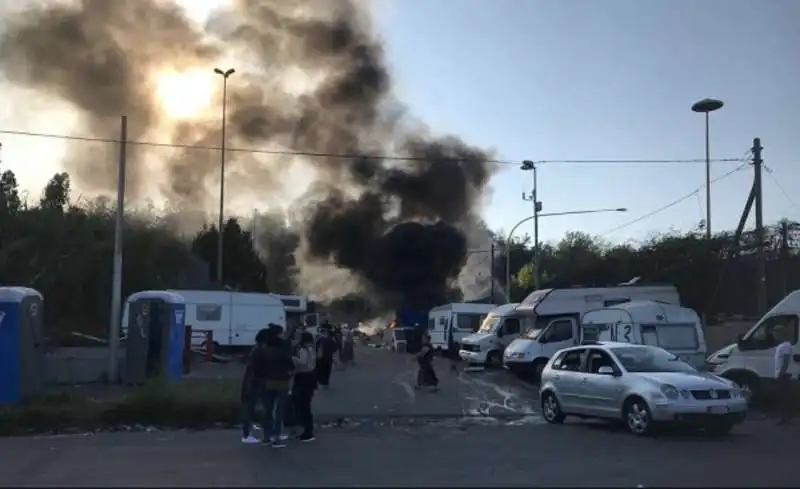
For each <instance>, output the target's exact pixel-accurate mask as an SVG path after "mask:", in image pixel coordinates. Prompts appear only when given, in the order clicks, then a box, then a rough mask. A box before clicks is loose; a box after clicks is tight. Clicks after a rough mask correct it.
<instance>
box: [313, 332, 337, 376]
mask: <svg viewBox="0 0 800 489" xmlns="http://www.w3.org/2000/svg"><path fill="white" fill-rule="evenodd" d="M316 350H317V365H316V373H317V382H318V383H319V385H321V386H322V388H323V389H328V388H329V386H330V382H331V372H332V371H333V362H334V358H335V357H336V352H337V351H338V346H337V344H336V341H335V340H334V338H333V333H332V331H331V330H330V329H327V328H326V329H324V330H323V331H322V334H321V335H320V337H319V339H318V340H317V345H316Z"/></svg>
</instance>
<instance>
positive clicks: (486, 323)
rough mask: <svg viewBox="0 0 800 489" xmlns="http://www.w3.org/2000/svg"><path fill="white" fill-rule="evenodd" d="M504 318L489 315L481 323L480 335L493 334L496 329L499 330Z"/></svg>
mask: <svg viewBox="0 0 800 489" xmlns="http://www.w3.org/2000/svg"><path fill="white" fill-rule="evenodd" d="M502 319H503V317H502V316H492V315H488V316H486V318H485V319H484V320H483V322H482V323H481V327H480V329H478V332H479V333H492V332H494V330H495V329H497V325H498V324H500V321H502Z"/></svg>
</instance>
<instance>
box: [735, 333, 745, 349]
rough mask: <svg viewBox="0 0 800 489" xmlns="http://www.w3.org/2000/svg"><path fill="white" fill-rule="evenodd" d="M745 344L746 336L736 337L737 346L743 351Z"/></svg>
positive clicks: (739, 335)
mask: <svg viewBox="0 0 800 489" xmlns="http://www.w3.org/2000/svg"><path fill="white" fill-rule="evenodd" d="M744 344H745V341H744V335H743V334H741V333H739V334H738V335H736V346H738V347H739V349H743V345H744Z"/></svg>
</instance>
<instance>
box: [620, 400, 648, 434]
mask: <svg viewBox="0 0 800 489" xmlns="http://www.w3.org/2000/svg"><path fill="white" fill-rule="evenodd" d="M622 417H623V422H624V423H625V425H626V426H627V427H628V431H630V432H631V433H633V434H634V435H637V436H646V435H649V434H651V433H652V432H653V416H652V414H651V413H650V408H649V407H648V406H647V403H646V402H645V401H644V399H642V398H640V397H633V398H631V399H628V400H627V401H626V402H625V408H624V409H623V410H622Z"/></svg>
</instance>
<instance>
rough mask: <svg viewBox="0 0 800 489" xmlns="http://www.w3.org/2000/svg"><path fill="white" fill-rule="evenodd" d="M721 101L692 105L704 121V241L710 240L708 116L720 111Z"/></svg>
mask: <svg viewBox="0 0 800 489" xmlns="http://www.w3.org/2000/svg"><path fill="white" fill-rule="evenodd" d="M723 105H725V103H724V102H723V101H722V100H717V99H713V98H704V99H703V100H700V101H697V102H695V103H694V104H693V105H692V111H694V112H697V113H700V114H705V119H706V239H711V149H710V146H711V144H710V142H709V131H708V114H709V113H711V112H714V111H715V110H718V109H721V108H722V106H723Z"/></svg>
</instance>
